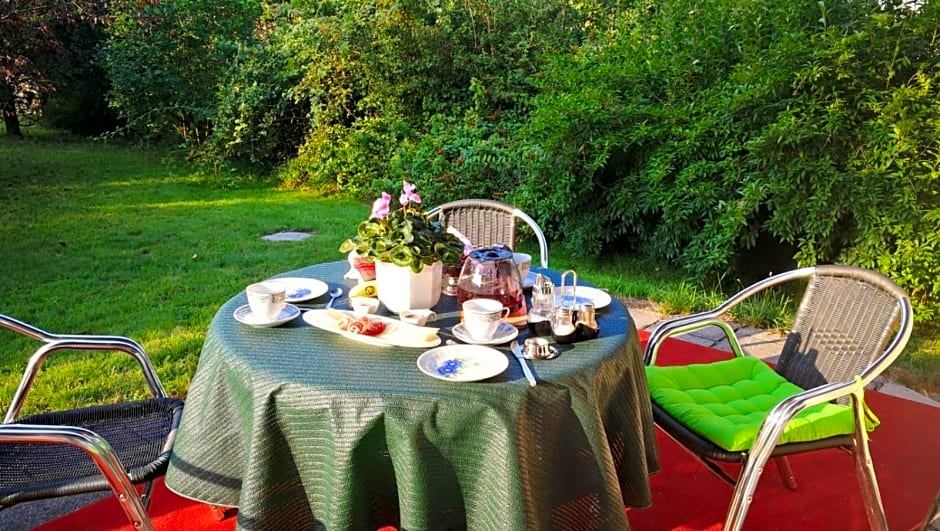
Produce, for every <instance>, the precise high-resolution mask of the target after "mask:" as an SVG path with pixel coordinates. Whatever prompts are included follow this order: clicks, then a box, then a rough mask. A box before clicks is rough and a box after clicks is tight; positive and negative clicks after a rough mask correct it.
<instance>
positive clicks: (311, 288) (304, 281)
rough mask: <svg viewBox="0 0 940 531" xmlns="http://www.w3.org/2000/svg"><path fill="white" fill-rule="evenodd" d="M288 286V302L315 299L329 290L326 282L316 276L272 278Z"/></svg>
mask: <svg viewBox="0 0 940 531" xmlns="http://www.w3.org/2000/svg"><path fill="white" fill-rule="evenodd" d="M271 280H276V281H278V282H280V283H282V284H284V286H286V287H287V299H285V300H287V302H302V301H308V300H310V299H315V298H317V297H319V296H320V295H323V294H324V293H326V292H327V291H329V289H330V287H329V286H327V285H326V282H323V281H322V280H317V279H315V278H301V277H285V278H272V279H271Z"/></svg>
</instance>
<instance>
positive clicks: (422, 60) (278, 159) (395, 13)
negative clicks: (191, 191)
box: [207, 0, 582, 198]
mask: <svg viewBox="0 0 940 531" xmlns="http://www.w3.org/2000/svg"><path fill="white" fill-rule="evenodd" d="M581 21H582V15H581V14H580V13H578V12H577V11H573V10H571V9H570V8H569V7H568V6H567V5H566V2H563V1H561V0H551V1H546V2H524V1H521V0H507V1H504V2H495V3H494V2H488V1H484V0H471V1H461V2H457V1H454V0H450V1H436V0H435V1H430V0H400V1H396V2H337V1H333V2H327V1H321V2H317V1H306V2H294V3H292V4H291V5H289V6H280V7H278V8H277V9H272V10H270V11H268V12H267V13H266V16H265V17H264V20H263V24H262V25H263V27H264V28H265V30H266V33H265V38H264V39H256V40H254V41H252V42H250V43H246V45H245V46H246V50H245V52H244V53H245V55H246V56H249V57H257V58H259V60H257V61H243V62H241V63H239V65H238V66H237V67H236V68H235V69H233V75H232V76H231V77H230V78H229V82H228V83H227V84H226V86H227V89H226V91H225V92H224V93H223V96H224V97H223V98H222V103H221V105H220V108H219V115H218V116H217V117H216V120H215V124H214V125H215V129H214V132H213V139H212V141H211V142H210V143H209V144H208V146H207V149H208V150H210V151H211V152H212V153H211V155H216V156H218V155H220V156H221V157H223V158H229V159H242V160H251V161H263V162H266V163H267V164H269V165H271V166H277V165H278V164H279V163H283V166H281V168H280V170H279V173H280V175H281V176H282V179H283V180H284V181H285V183H286V184H288V185H289V186H295V187H296V186H303V187H311V188H317V189H320V190H324V191H347V192H355V193H359V192H361V193H363V194H364V195H369V196H371V195H372V194H373V193H374V191H375V190H376V189H381V187H382V186H383V185H384V184H385V183H386V182H388V181H392V182H400V180H401V177H402V176H407V177H409V178H410V179H413V180H415V181H417V182H418V183H420V184H421V185H422V189H423V190H428V189H429V188H431V189H435V190H439V191H440V197H441V198H443V197H445V195H446V194H454V193H460V191H457V192H455V191H454V190H453V189H452V188H451V185H452V184H453V181H454V179H453V178H452V176H451V175H450V173H451V172H455V173H463V174H465V175H467V177H466V178H464V179H459V180H462V181H463V182H470V184H469V185H468V186H470V188H468V189H467V190H465V191H472V192H474V193H477V192H478V191H480V192H482V191H496V190H500V191H501V190H503V189H502V188H499V186H500V185H501V184H502V183H503V181H502V180H499V179H498V182H497V183H495V184H494V185H492V186H489V187H484V189H483V190H479V186H478V185H477V184H476V180H477V179H482V178H490V177H493V176H501V175H502V174H503V169H504V164H503V162H505V161H500V160H497V159H499V158H500V157H503V156H504V155H503V154H502V153H501V151H502V150H503V149H504V148H505V146H504V144H505V143H506V142H507V139H508V138H509V137H510V134H509V133H510V132H511V130H512V129H513V128H514V127H515V123H516V119H517V118H515V117H517V116H518V114H517V112H518V111H520V110H522V109H524V108H525V106H526V104H527V103H526V102H527V100H528V98H529V97H530V96H531V95H532V94H534V92H535V89H534V84H533V76H534V75H535V74H536V73H537V71H538V68H539V64H538V60H539V58H540V57H541V56H542V55H543V54H544V53H547V51H548V50H550V49H554V48H558V47H562V48H564V47H567V46H570V45H573V44H574V43H576V42H578V40H579V38H580V27H581ZM263 79H267V80H268V83H266V84H262V83H261V80H263ZM283 109H287V110H288V111H287V112H284V111H283ZM298 109H300V110H303V111H305V112H306V115H305V116H304V117H303V119H301V117H300V114H299V112H297V110H298ZM285 129H287V130H289V131H291V132H292V133H291V134H290V135H289V136H288V137H287V138H284V137H283V135H281V133H280V131H283V130H285ZM301 130H302V131H303V135H302V140H301V141H300V142H296V139H297V138H298V134H295V133H299V132H300V131H301ZM247 139H251V141H249V140H247ZM268 141H270V142H268ZM292 153H295V154H296V156H292ZM461 156H463V157H462V159H461ZM457 160H461V164H462V163H463V162H466V163H467V165H466V166H464V169H463V170H459V171H458V170H455V169H454V168H452V167H450V166H452V164H453V163H454V162H455V161H457ZM491 162H492V164H490V163H491ZM445 166H447V167H445ZM429 172H435V173H429ZM437 172H439V173H437ZM471 181H472V182H471ZM435 183H436V185H435ZM426 195H427V194H426ZM431 195H432V196H435V197H436V196H438V194H437V193H436V192H435V193H433V194H431Z"/></svg>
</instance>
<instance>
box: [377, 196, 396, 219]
mask: <svg viewBox="0 0 940 531" xmlns="http://www.w3.org/2000/svg"><path fill="white" fill-rule="evenodd" d="M391 201H392V196H390V195H388V194H387V193H385V192H382V197H380V198H378V199H376V200H375V202H374V203H372V217H373V218H377V219H385V218H387V217H388V209H389V207H388V204H389V203H391Z"/></svg>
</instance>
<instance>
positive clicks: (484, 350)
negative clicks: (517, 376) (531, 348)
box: [418, 345, 509, 382]
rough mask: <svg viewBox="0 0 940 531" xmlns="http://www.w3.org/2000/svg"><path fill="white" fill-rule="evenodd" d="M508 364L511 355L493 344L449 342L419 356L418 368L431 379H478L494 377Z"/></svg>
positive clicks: (451, 380)
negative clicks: (492, 345) (480, 344)
mask: <svg viewBox="0 0 940 531" xmlns="http://www.w3.org/2000/svg"><path fill="white" fill-rule="evenodd" d="M506 367H509V357H508V356H506V355H505V354H503V353H502V352H500V351H498V350H496V349H492V348H490V347H481V346H479V345H446V346H443V347H437V348H432V349H431V350H428V351H425V352H424V353H422V354H421V355H420V356H418V368H419V369H421V372H423V373H424V374H427V375H428V376H430V377H432V378H437V379H439V380H446V381H448V382H476V381H479V380H486V379H487V378H492V377H493V376H496V375H497V374H500V373H502V372H503V371H505V370H506Z"/></svg>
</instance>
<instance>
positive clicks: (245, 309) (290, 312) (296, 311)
mask: <svg viewBox="0 0 940 531" xmlns="http://www.w3.org/2000/svg"><path fill="white" fill-rule="evenodd" d="M298 315H300V308H298V307H296V306H294V305H293V304H285V305H284V309H283V310H281V313H280V314H278V316H277V319H275V320H273V321H259V320H258V318H257V317H256V316H255V314H253V313H252V312H251V306H248V305H247V304H246V305H244V306H239V307H238V309H237V310H235V313H233V314H232V316H233V317H235V320H236V321H238V322H239V323H242V324H246V325H248V326H254V327H256V328H270V327H272V326H280V325H282V324H284V323H286V322H288V321H290V320H291V319H294V318H295V317H297V316H298Z"/></svg>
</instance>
